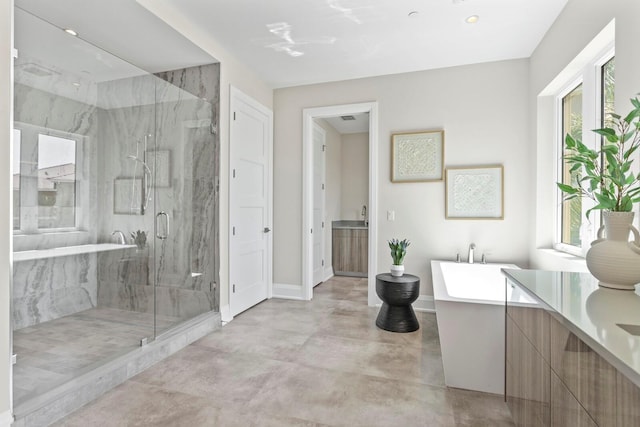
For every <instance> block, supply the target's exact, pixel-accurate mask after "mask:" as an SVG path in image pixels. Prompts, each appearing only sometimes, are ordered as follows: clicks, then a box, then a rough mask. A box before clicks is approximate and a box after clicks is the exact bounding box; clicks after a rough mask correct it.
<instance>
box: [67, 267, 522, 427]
mask: <svg viewBox="0 0 640 427" xmlns="http://www.w3.org/2000/svg"><path fill="white" fill-rule="evenodd" d="M366 301H367V285H366V279H356V278H345V277H340V278H333V279H331V280H329V281H327V282H325V283H323V284H321V285H320V286H318V287H316V288H315V290H314V299H313V301H309V302H301V301H288V300H269V301H265V302H263V303H261V304H259V305H258V306H256V307H254V308H251V309H250V310H248V311H246V312H245V313H242V314H241V315H239V316H237V317H236V318H235V319H234V320H233V321H232V322H230V323H229V324H228V325H226V326H224V327H223V328H222V329H221V330H219V331H216V332H214V333H212V334H210V335H208V336H206V337H204V338H202V339H201V340H199V341H197V342H195V343H194V344H192V345H190V346H188V347H187V348H185V349H183V350H182V351H180V352H178V353H176V354H175V355H173V356H171V357H169V358H167V359H165V360H164V361H162V362H159V363H158V364H156V365H154V366H153V367H151V368H149V369H148V370H147V371H145V372H143V373H142V374H140V375H138V376H136V377H133V378H132V379H131V380H129V381H127V382H126V383H124V384H122V385H121V386H119V387H117V388H115V389H114V390H112V391H111V392H109V393H107V394H106V395H104V396H103V397H101V398H100V399H98V400H96V401H95V402H93V403H90V404H89V405H87V406H85V407H83V408H81V409H80V410H79V411H77V412H75V413H73V414H71V415H70V416H68V417H67V418H65V419H63V420H61V421H60V422H58V423H57V424H55V425H57V426H82V427H86V426H224V427H227V426H229V427H233V426H242V427H246V426H278V427H280V426H402V427H409V426H478V427H480V426H482V427H484V426H487V427H488V426H491V427H494V426H512V425H513V424H512V421H511V416H510V414H509V411H508V409H507V406H506V404H505V403H504V402H503V400H502V397H501V396H495V395H488V394H483V393H476V392H470V391H464V390H457V389H448V388H446V387H445V385H444V379H443V371H442V360H441V355H440V344H439V340H438V332H437V325H436V317H435V315H434V314H429V313H418V320H419V321H420V325H421V327H420V329H419V330H418V331H416V332H413V333H408V334H397V333H392V332H386V331H382V330H380V329H378V328H376V326H375V317H376V315H377V309H373V308H368V307H367V306H366ZM470 363H473V361H472V355H470Z"/></svg>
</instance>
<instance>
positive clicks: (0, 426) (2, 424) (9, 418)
mask: <svg viewBox="0 0 640 427" xmlns="http://www.w3.org/2000/svg"><path fill="white" fill-rule="evenodd" d="M11 423H13V415H11V411H4V412H3V413H1V414H0V427H9V426H10V425H11Z"/></svg>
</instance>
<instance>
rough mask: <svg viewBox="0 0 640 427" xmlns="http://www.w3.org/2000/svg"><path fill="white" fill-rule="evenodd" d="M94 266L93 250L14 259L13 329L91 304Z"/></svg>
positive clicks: (94, 294) (94, 288)
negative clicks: (17, 260) (32, 258)
mask: <svg viewBox="0 0 640 427" xmlns="http://www.w3.org/2000/svg"><path fill="white" fill-rule="evenodd" d="M96 269H97V262H96V254H95V253H93V254H80V255H73V256H62V257H54V258H42V259H36V260H31V261H20V262H16V263H14V266H13V328H14V330H18V329H21V328H25V327H27V326H32V325H36V324H38V323H42V322H46V321H49V320H53V319H57V318H60V317H63V316H67V315H69V314H73V313H77V312H79V311H83V310H87V309H90V308H92V307H95V306H96V304H97V292H98V287H97V281H96Z"/></svg>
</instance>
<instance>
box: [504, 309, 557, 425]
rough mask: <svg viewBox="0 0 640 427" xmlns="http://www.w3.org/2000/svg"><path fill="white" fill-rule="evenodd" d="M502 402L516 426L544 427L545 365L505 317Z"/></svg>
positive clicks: (546, 403) (547, 408) (547, 415)
mask: <svg viewBox="0 0 640 427" xmlns="http://www.w3.org/2000/svg"><path fill="white" fill-rule="evenodd" d="M506 326H507V354H506V359H507V366H506V398H507V405H508V406H509V409H510V410H511V414H512V416H513V419H514V422H515V424H516V426H533V425H535V426H548V425H549V422H550V396H549V390H550V385H549V381H550V374H551V369H550V367H549V364H548V363H547V362H546V361H545V360H544V358H543V357H542V355H541V354H540V353H539V352H538V351H537V350H536V349H535V348H534V346H533V345H532V344H531V342H530V341H529V340H528V339H527V338H526V337H525V336H524V334H523V333H522V331H521V330H520V328H519V327H518V326H517V325H516V324H515V322H514V321H513V320H512V319H511V318H510V317H509V316H507V321H506Z"/></svg>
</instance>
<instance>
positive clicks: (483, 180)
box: [445, 165, 504, 219]
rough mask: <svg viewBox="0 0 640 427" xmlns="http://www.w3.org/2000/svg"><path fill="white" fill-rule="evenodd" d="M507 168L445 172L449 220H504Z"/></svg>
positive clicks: (480, 167) (481, 167)
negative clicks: (505, 172)
mask: <svg viewBox="0 0 640 427" xmlns="http://www.w3.org/2000/svg"><path fill="white" fill-rule="evenodd" d="M503 176H504V168H503V167H502V165H497V166H469V167H448V168H446V172H445V187H446V191H445V217H446V218H447V219H504V207H503V205H504V177H503Z"/></svg>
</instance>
